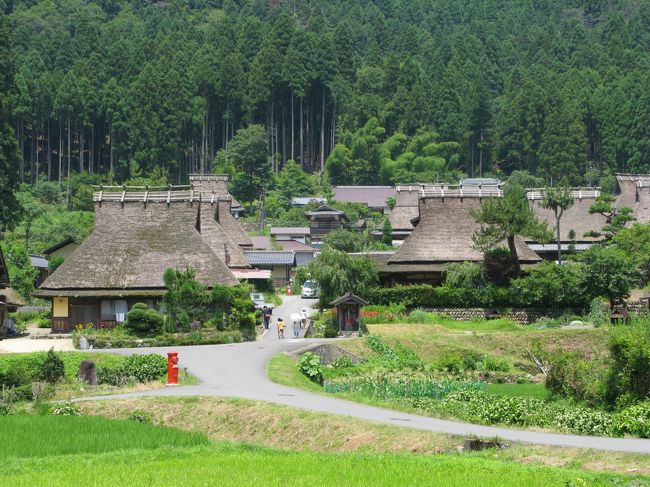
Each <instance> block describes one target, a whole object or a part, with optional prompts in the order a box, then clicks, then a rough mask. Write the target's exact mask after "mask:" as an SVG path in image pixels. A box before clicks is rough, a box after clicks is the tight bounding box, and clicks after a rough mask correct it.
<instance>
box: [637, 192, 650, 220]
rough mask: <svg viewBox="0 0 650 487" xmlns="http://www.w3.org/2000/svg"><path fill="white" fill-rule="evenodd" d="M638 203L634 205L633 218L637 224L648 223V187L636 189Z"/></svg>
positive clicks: (649, 210)
mask: <svg viewBox="0 0 650 487" xmlns="http://www.w3.org/2000/svg"><path fill="white" fill-rule="evenodd" d="M638 198H639V201H637V202H636V204H635V205H634V218H636V221H637V222H639V223H648V222H650V187H645V186H644V187H639V188H638Z"/></svg>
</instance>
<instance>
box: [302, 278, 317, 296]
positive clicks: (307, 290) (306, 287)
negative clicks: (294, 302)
mask: <svg viewBox="0 0 650 487" xmlns="http://www.w3.org/2000/svg"><path fill="white" fill-rule="evenodd" d="M300 296H301V297H303V298H317V297H319V296H320V286H319V285H318V283H317V282H315V281H305V282H304V283H303V285H302V290H301V291H300Z"/></svg>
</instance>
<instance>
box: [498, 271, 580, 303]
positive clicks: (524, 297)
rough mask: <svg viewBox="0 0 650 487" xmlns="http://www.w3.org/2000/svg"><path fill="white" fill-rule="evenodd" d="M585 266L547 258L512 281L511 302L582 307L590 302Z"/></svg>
mask: <svg viewBox="0 0 650 487" xmlns="http://www.w3.org/2000/svg"><path fill="white" fill-rule="evenodd" d="M585 279H586V271H585V266H584V265H583V264H581V263H578V262H567V263H565V264H564V265H557V264H555V263H554V262H544V263H542V264H540V265H539V266H537V268H535V269H533V270H531V271H530V273H529V274H528V275H527V276H526V277H521V278H519V279H515V280H513V281H511V284H510V292H511V295H512V302H513V303H515V304H517V305H520V306H540V307H544V308H554V309H557V308H563V307H579V308H581V307H583V306H585V305H586V304H587V302H588V296H587V295H586V294H585V293H584V292H583V289H584V288H585Z"/></svg>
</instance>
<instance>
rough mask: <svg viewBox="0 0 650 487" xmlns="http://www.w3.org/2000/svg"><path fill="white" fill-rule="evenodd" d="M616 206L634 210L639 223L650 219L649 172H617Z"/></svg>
mask: <svg viewBox="0 0 650 487" xmlns="http://www.w3.org/2000/svg"><path fill="white" fill-rule="evenodd" d="M616 185H617V187H616V191H617V193H618V196H617V197H616V206H617V207H618V208H622V207H628V208H632V209H633V210H634V212H633V216H634V218H636V221H638V222H639V223H647V222H649V221H650V174H617V175H616Z"/></svg>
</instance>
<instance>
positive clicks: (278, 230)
mask: <svg viewBox="0 0 650 487" xmlns="http://www.w3.org/2000/svg"><path fill="white" fill-rule="evenodd" d="M309 233H310V231H309V227H271V235H309Z"/></svg>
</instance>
